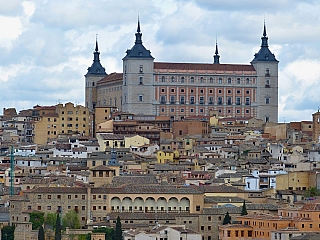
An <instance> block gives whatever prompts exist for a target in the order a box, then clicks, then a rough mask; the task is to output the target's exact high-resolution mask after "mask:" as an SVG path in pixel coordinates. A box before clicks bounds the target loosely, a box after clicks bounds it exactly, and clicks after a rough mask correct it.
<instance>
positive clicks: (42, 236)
mask: <svg viewBox="0 0 320 240" xmlns="http://www.w3.org/2000/svg"><path fill="white" fill-rule="evenodd" d="M38 240H44V230H43V227H42V226H40V227H39V231H38Z"/></svg>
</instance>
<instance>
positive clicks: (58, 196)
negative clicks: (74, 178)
mask: <svg viewBox="0 0 320 240" xmlns="http://www.w3.org/2000/svg"><path fill="white" fill-rule="evenodd" d="M52 197H53V196H52V195H47V198H48V199H52ZM61 197H62V196H61V195H60V194H59V195H57V196H56V198H57V199H61ZM73 198H74V199H78V195H74V196H73ZM38 199H42V195H38ZM68 199H72V195H68ZM81 199H83V200H84V199H86V195H81Z"/></svg>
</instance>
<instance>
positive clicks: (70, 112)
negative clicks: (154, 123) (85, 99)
mask: <svg viewBox="0 0 320 240" xmlns="http://www.w3.org/2000/svg"><path fill="white" fill-rule="evenodd" d="M38 111H39V113H40V115H39V116H38V118H37V120H36V121H35V122H34V142H35V143H37V144H46V143H48V142H49V141H50V140H51V139H55V138H57V137H58V136H59V135H60V134H69V135H72V134H77V135H79V134H80V135H85V136H89V134H90V126H89V111H88V109H87V108H86V107H83V106H81V105H76V106H75V105H74V104H73V103H70V102H69V103H66V104H65V105H63V104H58V105H56V106H53V107H50V110H47V112H45V111H42V110H41V109H40V107H39V110H38Z"/></svg>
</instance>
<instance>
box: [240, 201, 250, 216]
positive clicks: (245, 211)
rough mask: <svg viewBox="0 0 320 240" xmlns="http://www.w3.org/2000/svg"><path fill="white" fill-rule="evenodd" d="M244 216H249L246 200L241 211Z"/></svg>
mask: <svg viewBox="0 0 320 240" xmlns="http://www.w3.org/2000/svg"><path fill="white" fill-rule="evenodd" d="M244 215H248V212H247V207H246V200H243V205H242V210H241V216H244Z"/></svg>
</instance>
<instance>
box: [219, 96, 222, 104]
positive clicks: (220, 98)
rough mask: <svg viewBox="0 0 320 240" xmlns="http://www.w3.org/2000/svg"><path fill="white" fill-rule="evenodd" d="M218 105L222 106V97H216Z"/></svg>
mask: <svg viewBox="0 0 320 240" xmlns="http://www.w3.org/2000/svg"><path fill="white" fill-rule="evenodd" d="M218 105H222V97H218Z"/></svg>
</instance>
